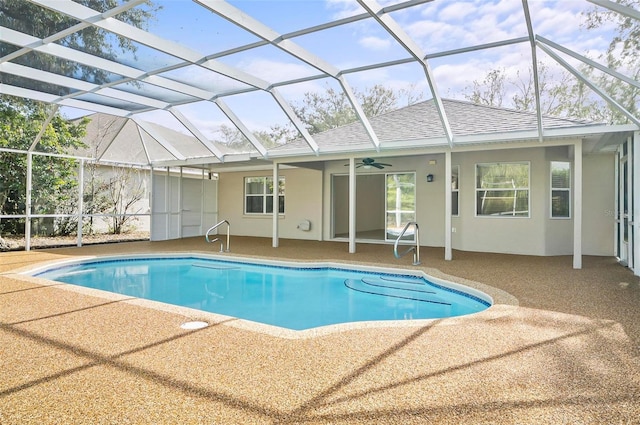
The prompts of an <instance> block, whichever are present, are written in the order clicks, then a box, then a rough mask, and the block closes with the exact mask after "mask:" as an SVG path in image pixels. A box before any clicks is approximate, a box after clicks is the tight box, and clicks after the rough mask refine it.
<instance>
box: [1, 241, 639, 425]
mask: <svg viewBox="0 0 640 425" xmlns="http://www.w3.org/2000/svg"><path fill="white" fill-rule="evenodd" d="M347 248H348V245H347V243H338V242H314V241H301V240H289V239H281V240H280V247H279V248H272V247H271V239H269V238H250V237H232V239H231V251H232V252H231V253H230V254H229V255H232V256H251V257H261V258H274V259H290V260H305V261H313V260H333V261H337V262H357V263H361V264H367V265H378V266H387V267H401V268H406V269H415V268H416V267H414V266H411V258H410V256H407V257H404V258H402V259H400V260H397V259H395V258H394V257H393V254H392V248H391V247H390V246H389V245H376V244H359V245H358V246H357V250H358V252H357V253H355V254H348V253H347V251H348V249H347ZM215 251H216V248H215V247H214V246H213V245H208V244H206V243H205V242H204V239H203V238H201V237H199V238H189V239H181V240H173V241H163V242H146V241H145V242H130V243H119V244H108V245H95V246H89V247H82V248H60V249H50V250H39V251H30V252H9V253H2V254H0V356H1V358H2V362H1V363H0V376H2V379H0V406H2V407H1V408H0V423H2V424H27V423H28V424H31V423H34V424H36V423H37V424H44V423H46V424H49V423H73V424H83V423H86V424H98V423H156V424H158V423H163V424H164V423H169V424H191V423H207V424H275V423H277V424H327V423H331V424H370V423H380V424H396V423H397V424H412V423H416V424H418V423H438V424H462V423H464V424H474V423H477V424H486V423H491V424H515V423H519V424H522V423H527V424H530V423H540V424H548V423H554V424H562V423H566V424H575V423H580V424H600V423H610V424H631V423H638V417H639V416H640V284H639V279H638V277H637V276H634V275H633V274H632V273H631V272H630V271H629V270H628V269H626V268H624V267H622V266H620V265H618V264H617V263H616V261H615V259H614V258H607V257H584V259H583V268H582V269H581V270H574V269H573V268H572V257H571V256H563V257H530V256H517V255H503V254H487V253H472V252H459V251H454V253H453V258H454V259H453V261H449V262H447V261H444V260H443V258H444V250H443V249H442V248H423V249H422V251H421V254H422V255H421V256H422V265H421V266H419V268H422V269H424V270H425V271H426V272H427V273H430V274H434V275H438V276H439V277H449V278H450V279H451V280H455V281H459V282H462V283H465V284H469V285H470V286H475V287H478V288H484V289H486V291H487V292H488V293H490V294H492V295H493V296H494V299H495V301H496V303H495V305H494V306H492V307H491V308H490V309H489V310H487V311H486V312H483V313H480V314H478V315H474V316H470V317H466V318H463V319H444V320H434V321H430V322H428V323H426V324H425V322H421V323H420V324H416V323H411V322H407V323H406V326H392V327H391V326H390V327H384V326H383V327H379V326H378V327H357V326H356V327H353V328H349V329H345V330H340V331H335V332H325V333H318V334H317V335H306V336H305V337H302V338H290V337H286V338H283V337H279V336H277V335H271V334H268V333H263V332H258V331H255V330H252V329H250V328H246V327H245V328H243V327H239V326H235V325H234V323H233V322H234V321H235V320H234V319H230V320H229V321H217V322H213V323H211V325H210V326H209V327H207V328H205V329H201V330H183V329H181V328H180V324H181V323H183V322H184V321H186V320H189V319H194V318H198V317H189V316H185V314H183V313H179V312H172V311H169V310H164V309H162V310H160V309H156V308H151V307H150V306H147V305H145V304H144V303H139V302H132V301H130V300H121V299H113V298H109V297H104V296H99V295H96V294H92V293H90V292H88V291H84V292H81V291H73V290H68V289H66V288H63V287H61V286H63V285H56V284H54V285H49V286H43V285H40V284H38V283H36V282H33V281H30V280H28V279H24V278H22V277H20V276H17V275H16V274H15V271H17V270H20V269H23V268H24V267H32V266H34V265H37V264H41V263H44V262H47V261H52V260H61V259H66V258H69V257H78V256H92V255H107V254H125V253H147V252H208V253H215ZM452 276H453V277H452ZM516 300H517V301H516Z"/></svg>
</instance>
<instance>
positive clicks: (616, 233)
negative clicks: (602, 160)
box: [613, 146, 622, 258]
mask: <svg viewBox="0 0 640 425" xmlns="http://www.w3.org/2000/svg"><path fill="white" fill-rule="evenodd" d="M621 156H622V146H618V150H617V151H616V156H615V159H614V176H615V177H614V179H615V182H614V187H613V193H614V207H615V208H614V212H613V213H614V218H615V220H614V221H613V229H614V230H613V251H614V253H615V256H616V257H618V258H620V243H621V241H622V239H620V236H621V235H620V217H621V214H620V211H622V209H621V208H620V157H621Z"/></svg>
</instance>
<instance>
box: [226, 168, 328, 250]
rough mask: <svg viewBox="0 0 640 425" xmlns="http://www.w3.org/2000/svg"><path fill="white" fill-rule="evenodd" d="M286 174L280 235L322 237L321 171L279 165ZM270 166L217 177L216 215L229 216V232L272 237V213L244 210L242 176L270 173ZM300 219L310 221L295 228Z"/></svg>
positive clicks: (227, 173)
mask: <svg viewBox="0 0 640 425" xmlns="http://www.w3.org/2000/svg"><path fill="white" fill-rule="evenodd" d="M279 175H280V176H284V178H285V213H284V214H281V215H280V221H279V223H278V234H279V236H280V237H281V238H290V239H308V240H321V237H322V206H321V204H322V186H323V182H322V171H320V170H311V169H304V168H281V169H280V171H279ZM272 176H273V171H272V170H261V171H242V172H225V173H220V176H219V181H218V184H219V186H218V217H219V219H220V220H228V221H229V223H230V224H231V233H232V234H233V235H239V236H259V237H271V236H272V235H273V216H272V215H271V214H264V215H258V214H244V178H245V177H272ZM303 220H309V221H310V222H311V228H310V230H309V231H303V230H300V229H298V224H300V222H302V221H303Z"/></svg>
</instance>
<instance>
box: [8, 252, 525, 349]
mask: <svg viewBox="0 0 640 425" xmlns="http://www.w3.org/2000/svg"><path fill="white" fill-rule="evenodd" d="M162 257H165V258H188V257H195V258H203V259H214V260H226V261H238V262H242V261H247V260H250V261H252V262H256V263H260V264H263V265H277V266H293V267H313V268H319V267H336V268H343V269H347V270H353V269H358V270H364V271H371V272H381V273H390V274H400V273H402V274H405V275H411V276H419V277H424V278H426V279H429V280H432V281H433V282H434V283H436V284H438V285H442V286H446V287H449V288H451V289H454V290H461V291H463V292H467V293H470V295H472V296H474V297H478V298H481V299H485V298H486V297H488V298H489V300H488V301H489V302H490V303H491V305H490V306H489V307H488V308H487V309H485V310H483V311H480V312H477V313H472V314H467V315H463V316H455V317H447V318H436V319H412V320H380V321H361V322H349V323H338V324H333V325H326V326H321V327H317V328H312V329H306V330H292V329H287V328H281V327H278V326H273V325H268V324H264V323H259V322H254V321H250V320H246V319H240V318H236V317H232V316H226V315H222V314H219V313H211V312H206V311H202V310H198V309H194V308H190V307H182V306H176V305H172V304H167V303H163V302H160V301H153V300H147V299H143V298H135V297H131V296H127V295H122V294H117V293H114V292H110V291H104V290H100V289H94V288H86V287H82V286H78V285H73V284H67V283H62V282H56V281H51V280H48V279H44V278H39V277H36V276H33V275H32V274H33V273H37V272H38V271H41V270H44V269H49V268H51V267H52V266H54V265H58V266H63V265H70V264H75V263H80V262H86V261H90V260H100V261H109V260H118V259H125V258H126V259H140V258H162ZM0 275H2V276H6V277H12V278H15V279H18V280H22V281H26V282H29V283H34V284H37V285H41V286H50V287H56V288H59V289H63V290H68V291H71V292H76V293H79V294H81V295H87V296H93V297H98V298H102V299H108V300H111V301H122V302H125V303H127V304H131V305H135V306H138V307H143V308H150V309H154V310H159V311H163V312H166V313H171V314H177V315H181V316H183V317H184V321H193V320H202V321H206V322H207V323H209V324H210V325H218V324H222V325H225V326H231V327H234V328H237V329H241V330H246V331H251V332H257V333H261V334H266V335H270V336H274V337H278V338H286V339H306V338H314V337H318V336H324V335H329V334H332V333H336V332H345V331H351V330H362V329H372V328H410V327H423V326H428V325H434V324H435V323H437V324H439V325H447V326H452V325H461V324H463V323H465V322H467V321H470V320H471V321H477V320H481V321H489V320H495V319H497V318H500V317H504V316H506V315H509V314H511V313H512V312H513V311H515V309H516V308H517V307H518V306H519V301H518V300H517V298H515V297H514V296H512V295H511V294H509V293H507V292H506V291H503V290H501V289H498V288H495V287H492V286H490V285H487V284H483V283H480V282H477V281H473V280H469V279H465V278H460V277H457V276H452V275H448V274H445V273H443V272H441V271H440V270H438V269H435V268H429V267H421V268H419V269H409V268H404V267H389V266H385V267H382V266H379V265H375V264H369V263H362V262H349V261H336V260H330V261H327V260H321V261H320V260H319V261H307V260H304V261H301V260H281V259H273V258H265V257H260V256H247V255H238V256H231V255H228V254H222V255H221V254H212V253H210V252H201V251H192V252H184V251H182V252H180V251H175V252H162V253H158V252H155V253H129V254H122V255H113V254H110V255H86V256H77V257H73V258H63V259H55V260H46V261H39V262H37V263H35V264H33V265H29V266H24V267H20V268H17V269H15V270H11V271H6V272H3V273H0ZM453 279H455V280H453Z"/></svg>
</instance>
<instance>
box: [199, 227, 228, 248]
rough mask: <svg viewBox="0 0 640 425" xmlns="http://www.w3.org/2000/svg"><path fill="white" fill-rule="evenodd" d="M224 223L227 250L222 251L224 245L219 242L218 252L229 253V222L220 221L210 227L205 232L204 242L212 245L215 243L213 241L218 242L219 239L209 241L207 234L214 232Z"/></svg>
mask: <svg viewBox="0 0 640 425" xmlns="http://www.w3.org/2000/svg"><path fill="white" fill-rule="evenodd" d="M225 223H226V225H227V249H226V250H225V249H224V244H223V243H222V242H220V252H229V251H231V249H230V248H229V234H230V231H231V225H230V224H229V222H228V221H227V220H222V221H221V222H220V223H217V224H215V225H213V226H211V227H210V228H209V230H207V233H206V234H205V236H204V238H205V240H206V241H207V242H208V243H212V242H215V241H217V240H219V239H220V238H215V239H213V240H209V234H210V233H211V232H213V231H214V230H216V229H217V228H218V227H220V226H222V225H223V224H225Z"/></svg>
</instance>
